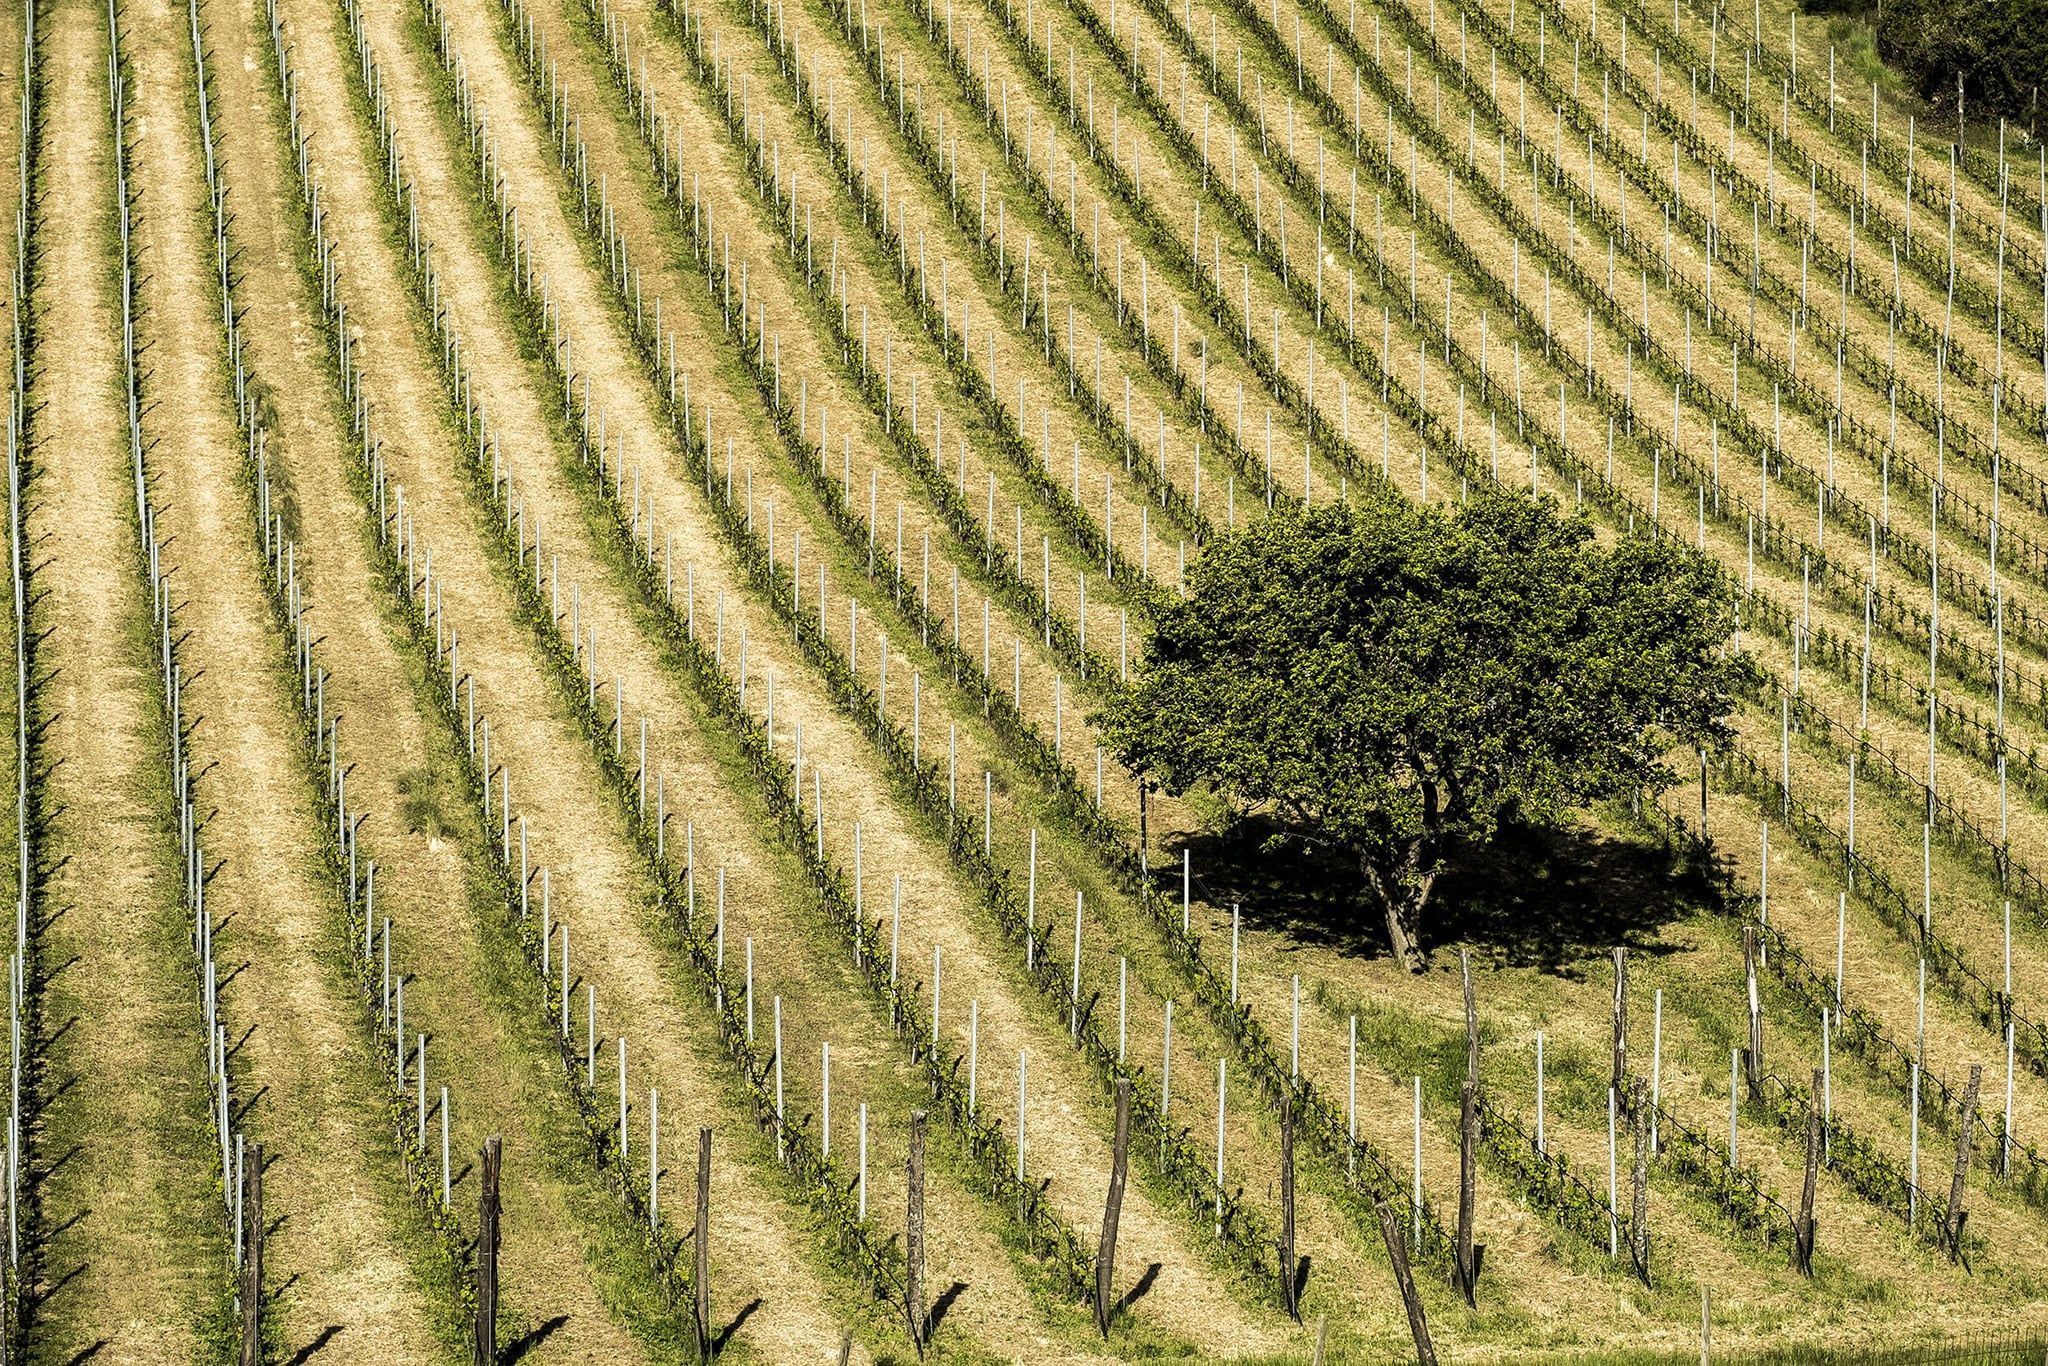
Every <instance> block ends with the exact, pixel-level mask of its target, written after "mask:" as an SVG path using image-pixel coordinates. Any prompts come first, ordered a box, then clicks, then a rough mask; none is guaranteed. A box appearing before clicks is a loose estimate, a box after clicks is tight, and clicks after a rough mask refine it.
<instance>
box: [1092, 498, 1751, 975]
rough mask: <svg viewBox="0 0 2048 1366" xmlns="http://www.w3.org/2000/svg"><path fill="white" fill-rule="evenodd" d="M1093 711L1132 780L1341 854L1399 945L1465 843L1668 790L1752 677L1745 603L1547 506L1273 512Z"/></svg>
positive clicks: (1235, 545) (1678, 564) (1166, 622)
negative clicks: (1743, 649)
mask: <svg viewBox="0 0 2048 1366" xmlns="http://www.w3.org/2000/svg"><path fill="white" fill-rule="evenodd" d="M1190 580H1191V581H1190V591H1189V594H1188V597H1187V598H1186V600H1184V601H1180V602H1176V603H1174V604H1172V605H1171V606H1169V607H1168V608H1167V609H1166V610H1165V611H1164V612H1162V613H1161V614H1160V616H1159V618H1158V620H1157V622H1156V623H1155V627H1154V631H1153V635H1152V639H1151V641H1150V644H1149V647H1148V649H1147V652H1146V657H1145V659H1144V660H1143V662H1142V663H1141V665H1140V667H1139V670H1138V672H1137V675H1136V677H1135V678H1134V679H1133V681H1132V682H1131V684H1130V685H1129V686H1128V687H1126V688H1125V689H1124V690H1123V691H1122V692H1121V693H1120V694H1119V695H1118V696H1117V698H1116V699H1115V700H1114V701H1113V702H1112V703H1111V704H1110V706H1109V707H1108V708H1107V709H1106V711H1105V713H1104V715H1103V717H1102V718H1101V720H1102V723H1103V725H1104V728H1105V730H1106V733H1107V735H1108V737H1109V739H1110V741H1111V743H1112V744H1113V745H1114V746H1115V748H1116V749H1117V751H1118V753H1119V754H1120V755H1121V757H1122V758H1123V760H1124V762H1125V763H1126V764H1127V765H1129V766H1130V767H1131V768H1132V769H1133V771H1135V772H1136V773H1137V774H1139V776H1140V778H1141V780H1143V781H1150V782H1156V783H1157V784H1159V785H1160V786H1161V787H1163V788H1164V789H1165V790H1166V791H1168V792H1172V793H1181V792H1185V791H1187V790H1189V789H1190V788H1194V787H1197V786H1207V787H1209V788H1212V789H1214V790H1215V791H1217V792H1219V793H1220V794H1222V795H1223V796H1224V797H1225V798H1226V799H1228V800H1229V801H1230V802H1231V803H1232V804H1233V805H1234V806H1236V807H1238V808H1240V809H1264V810H1266V811H1269V812H1270V813H1271V814H1272V815H1273V816H1274V817H1275V818H1276V819H1277V820H1278V821H1279V823H1280V825H1281V827H1282V829H1283V832H1284V834H1283V836H1282V837H1283V838H1296V839H1299V840H1301V841H1303V842H1305V843H1307V844H1311V845H1321V846H1327V847H1332V848H1335V849H1338V850H1341V851H1343V852H1345V853H1346V854H1347V855H1349V856H1350V857H1351V858H1353V859H1354V860H1355V861H1356V863H1357V866H1358V869H1359V872H1360V874H1361V875H1362V877H1363V880H1364V884H1365V887H1366V889H1367V890H1368V891H1369V892H1370V894H1371V897H1372V899H1373V900H1374V901H1375V902H1376V903H1377V904H1378V906H1379V907H1380V908H1381V909H1382V910H1383V911H1384V912H1385V915H1386V924H1387V938H1388V941H1389V943H1390V945H1391V947H1392V949H1393V952H1394V954H1395V955H1396V956H1397V957H1398V958H1399V959H1400V961H1401V962H1402V963H1403V964H1404V965H1405V966H1406V967H1408V968H1409V969H1410V970H1411V971H1416V972H1419V971H1421V970H1422V968H1423V966H1424V959H1423V954H1422V950H1421V944H1420V939H1421V926H1422V917H1423V912H1424V910H1425V908H1427V906H1428V905H1429V897H1430V891H1431V888H1432V887H1433V885H1434V884H1435V882H1436V879H1437V877H1438V875H1439V873H1440V872H1441V871H1442V869H1443V866H1444V860H1445V855H1446V853H1447V852H1448V850H1449V849H1450V848H1451V846H1452V845H1453V844H1455V843H1460V842H1467V843H1470V842H1480V841H1484V840H1485V839H1487V838H1489V837H1490V836H1491V835H1492V834H1493V832H1494V831H1495V830H1496V829H1497V828H1498V827H1499V825H1500V824H1501V822H1503V821H1504V820H1508V819H1516V820H1520V821H1525V822H1544V821H1554V820H1556V819H1557V818H1558V817H1559V816H1561V815H1562V814H1563V813H1564V812H1566V811H1569V810H1571V809H1573V808H1577V807H1581V806H1584V805H1586V804H1588V803H1590V802H1593V801H1596V800H1599V799H1601V798H1605V797H1609V796H1613V795H1617V794H1619V793H1622V792H1626V791H1629V790H1631V789H1632V788H1634V787H1636V786H1638V785H1641V784H1649V783H1656V782H1659V781H1670V780H1671V775H1670V774H1669V772H1668V771H1667V770H1666V768H1665V767H1664V765H1663V763H1662V762H1661V757H1662V755H1663V754H1664V753H1665V751H1666V750H1667V748H1668V747H1669V746H1671V745H1672V744H1673V743H1674V742H1675V741H1685V742H1689V743H1701V744H1705V743H1712V742H1714V741H1715V740H1717V739H1720V738H1722V737H1724V736H1725V734H1726V727H1725V722H1724V718H1725V716H1726V715H1727V713H1728V711H1729V709H1730V707H1731V706H1732V704H1733V699H1734V694H1735V692H1736V690H1737V689H1738V688H1739V687H1740V686H1741V685H1742V683H1743V679H1744V676H1745V674H1746V667H1745V666H1744V665H1743V664H1742V663H1741V661H1740V658H1739V656H1735V655H1733V654H1731V652H1730V651H1729V650H1728V648H1727V641H1728V636H1729V633H1730V630H1731V629H1732V626H1733V624H1734V617H1733V608H1732V604H1731V603H1730V602H1729V601H1728V598H1727V595H1726V593H1725V591H1724V590H1723V588H1722V586H1721V584H1720V583H1719V582H1718V581H1717V579H1716V576H1715V574H1714V572H1713V570H1712V568H1711V567H1710V565H1709V564H1708V563H1707V561H1706V560H1705V559H1704V558H1702V557H1701V556H1699V555H1697V554H1696V553H1694V552H1693V551H1691V550H1688V549H1686V548H1684V547H1683V546H1679V545H1676V544H1673V543H1671V542H1668V541H1651V540H1647V539H1643V538H1640V537H1628V538H1625V539H1622V540H1620V541H1618V542H1617V543H1615V544H1613V545H1611V546H1603V545H1600V544H1597V543H1596V542H1595V540H1594V538H1593V534H1592V530H1591V528H1590V526H1589V525H1588V524H1587V522H1586V521H1585V520H1584V519H1583V518H1577V517H1572V518H1567V517H1564V516H1561V515H1560V514H1559V513H1558V512H1557V511H1556V509H1555V507H1554V506H1553V505H1552V504H1550V503H1548V502H1539V501H1537V500H1535V499H1533V498H1530V497H1527V496H1522V495H1515V494H1487V495H1484V496H1479V497H1475V498H1473V499H1472V500H1471V501H1470V502H1469V503H1467V504H1466V505H1465V506H1463V507H1462V508H1460V509H1457V510H1455V511H1451V510H1443V509H1438V508H1422V507H1416V506H1414V505H1412V504H1406V503H1400V502H1397V501H1394V500H1391V499H1384V500H1374V501H1372V502H1369V503H1366V504H1364V505H1360V506H1353V505H1349V504H1331V505H1325V506H1320V507H1315V508H1312V509H1307V510H1300V511H1294V512H1286V513H1275V514H1273V515H1270V516H1268V517H1265V518H1264V519H1262V520H1260V521H1259V522H1257V523H1255V524H1254V525H1253V526H1252V527H1251V528H1250V529H1248V530H1246V531H1243V532H1240V533H1236V534H1233V535H1231V536H1228V537H1225V538H1223V539H1221V540H1220V541H1218V542H1216V543H1215V544H1213V545H1212V546H1211V547H1210V548H1209V549H1208V550H1207V552H1206V553H1205V554H1204V555H1203V556H1202V559H1201V561H1200V563H1199V564H1198V565H1197V566H1196V567H1195V569H1194V570H1193V572H1192V574H1191V576H1190Z"/></svg>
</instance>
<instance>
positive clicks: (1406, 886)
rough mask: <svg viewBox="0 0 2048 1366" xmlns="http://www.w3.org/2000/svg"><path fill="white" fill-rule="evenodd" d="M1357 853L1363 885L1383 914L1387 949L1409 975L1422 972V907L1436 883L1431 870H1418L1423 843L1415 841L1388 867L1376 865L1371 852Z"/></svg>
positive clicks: (1422, 858)
mask: <svg viewBox="0 0 2048 1366" xmlns="http://www.w3.org/2000/svg"><path fill="white" fill-rule="evenodd" d="M1357 854H1358V867H1359V871H1360V872H1361V873H1362V874H1363V875H1364V877H1365V885H1366V886H1367V887H1369V888H1370V889H1371V890H1372V893H1373V895H1374V896H1376V897H1378V898H1379V901H1380V905H1381V907H1382V908H1383V909H1384V910H1385V911H1386V914H1387V946H1388V947H1389V948H1390V949H1392V950H1393V953H1394V958H1395V960H1396V961H1398V962H1399V963H1400V964H1401V966H1402V967H1404V968H1406V969H1408V971H1410V972H1417V973H1419V972H1421V971H1423V970H1424V969H1425V968H1427V967H1428V966H1429V960H1428V958H1427V957H1426V956H1425V955H1424V954H1423V952H1422V942H1421V941H1422V935H1421V928H1420V927H1421V924H1422V908H1423V907H1424V906H1425V905H1427V904H1428V902H1429V892H1430V888H1431V887H1432V886H1433V885H1434V884H1435V882H1436V873H1435V871H1434V870H1432V871H1428V872H1424V871H1422V869H1423V866H1424V863H1425V850H1424V846H1423V843H1422V842H1420V841H1418V842H1417V843H1415V844H1412V845H1410V846H1408V847H1407V848H1406V849H1404V850H1402V852H1401V855H1400V858H1399V860H1398V861H1397V862H1396V863H1395V864H1394V865H1393V866H1391V867H1382V866H1380V865H1379V864H1378V863H1377V862H1375V860H1374V858H1373V855H1372V852H1371V851H1367V850H1359V851H1357Z"/></svg>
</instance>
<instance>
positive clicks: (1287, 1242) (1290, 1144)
mask: <svg viewBox="0 0 2048 1366" xmlns="http://www.w3.org/2000/svg"><path fill="white" fill-rule="evenodd" d="M1279 1252H1280V1304H1281V1306H1282V1307H1283V1308H1285V1309H1286V1310H1287V1313H1288V1316H1289V1317H1291V1318H1293V1319H1294V1320H1295V1321H1296V1322H1299V1321H1300V1319H1301V1299H1300V1291H1301V1275H1300V1263H1299V1262H1297V1261H1296V1260H1295V1255H1294V1093H1293V1092H1292V1091H1289V1092H1288V1093H1287V1094H1286V1095H1285V1096H1283V1097H1282V1098H1281V1100H1280V1244H1279Z"/></svg>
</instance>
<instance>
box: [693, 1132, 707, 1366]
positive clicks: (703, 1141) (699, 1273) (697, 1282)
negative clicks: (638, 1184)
mask: <svg viewBox="0 0 2048 1366" xmlns="http://www.w3.org/2000/svg"><path fill="white" fill-rule="evenodd" d="M692 1239H693V1244H694V1246H693V1248H692V1250H693V1251H694V1252H695V1254H696V1259H697V1265H696V1267H695V1274H694V1275H693V1276H692V1277H691V1281H692V1285H691V1289H692V1290H693V1291H694V1292H695V1294H694V1300H695V1309H694V1312H693V1313H692V1315H691V1317H692V1318H694V1319H695V1320H696V1324H697V1360H699V1361H709V1360H711V1350H712V1343H711V1130H710V1129H708V1128H700V1129H699V1130H697V1229H696V1232H695V1233H694V1234H693V1235H692Z"/></svg>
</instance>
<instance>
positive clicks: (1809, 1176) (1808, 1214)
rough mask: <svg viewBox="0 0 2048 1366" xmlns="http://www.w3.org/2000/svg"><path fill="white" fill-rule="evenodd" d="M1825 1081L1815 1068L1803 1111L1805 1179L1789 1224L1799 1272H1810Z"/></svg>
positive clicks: (1793, 1264)
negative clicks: (1809, 1097)
mask: <svg viewBox="0 0 2048 1366" xmlns="http://www.w3.org/2000/svg"><path fill="white" fill-rule="evenodd" d="M1826 1084H1827V1081H1826V1078H1824V1077H1823V1076H1822V1075H1821V1073H1820V1071H1819V1070H1818V1069H1816V1070H1815V1071H1814V1074H1813V1107H1812V1109H1810V1110H1809V1111H1808V1112H1807V1115H1806V1179H1805V1180H1804V1181H1803V1182H1802V1183H1801V1185H1800V1188H1799V1216H1798V1218H1797V1220H1796V1221H1795V1222H1794V1223H1793V1225H1792V1269H1793V1270H1794V1271H1797V1272H1798V1273H1799V1274H1800V1275H1802V1276H1811V1275H1812V1274H1813V1234H1814V1224H1813V1188H1814V1182H1815V1181H1816V1180H1818V1178H1819V1175H1820V1141H1821V1122H1822V1121H1821V1097H1822V1095H1823V1093H1824V1090H1825V1087H1826Z"/></svg>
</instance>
